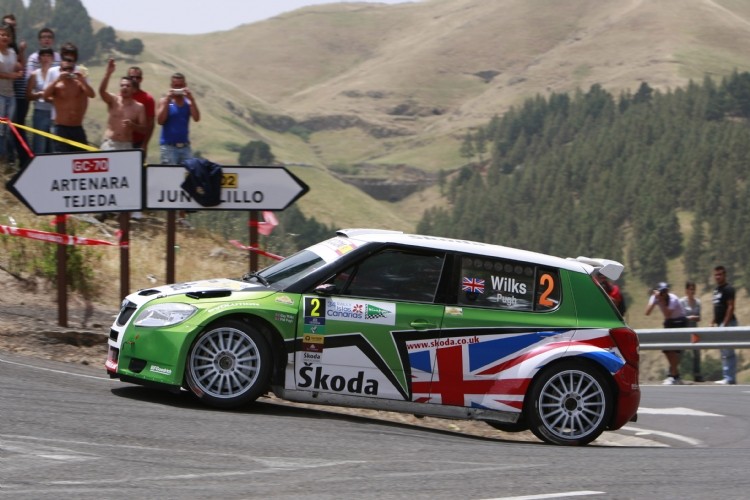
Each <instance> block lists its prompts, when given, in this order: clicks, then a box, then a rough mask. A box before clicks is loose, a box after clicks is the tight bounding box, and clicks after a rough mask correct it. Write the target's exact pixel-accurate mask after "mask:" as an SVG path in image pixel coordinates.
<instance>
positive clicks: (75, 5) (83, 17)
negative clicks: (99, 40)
mask: <svg viewBox="0 0 750 500" xmlns="http://www.w3.org/2000/svg"><path fill="white" fill-rule="evenodd" d="M50 24H51V26H50V27H51V28H52V29H53V30H54V31H55V39H56V42H57V43H58V45H62V44H63V43H66V42H72V43H74V44H75V45H76V47H78V61H79V62H85V61H87V60H89V59H90V58H91V57H92V56H93V55H94V54H95V53H96V39H95V38H94V30H93V28H92V27H91V19H90V18H89V13H88V11H87V10H86V7H84V6H83V4H82V3H81V0H57V1H56V2H55V8H54V10H53V13H52V20H51V22H50Z"/></svg>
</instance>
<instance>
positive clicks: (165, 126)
mask: <svg viewBox="0 0 750 500" xmlns="http://www.w3.org/2000/svg"><path fill="white" fill-rule="evenodd" d="M170 83H171V88H170V90H169V92H168V93H167V95H165V96H164V97H162V98H161V99H160V100H159V109H158V111H157V112H156V121H157V122H158V123H159V125H161V126H162V129H161V138H160V140H159V145H160V151H161V163H163V164H167V165H180V164H181V163H182V162H183V161H185V160H187V159H189V158H192V156H193V154H192V149H191V147H190V119H191V118H192V119H193V120H194V121H196V122H197V121H199V120H200V119H201V114H200V111H199V110H198V104H197V103H196V102H195V95H194V94H193V93H192V92H191V91H190V89H189V88H188V86H187V81H186V79H185V75H183V74H182V73H175V74H173V75H172V77H171V79H170Z"/></svg>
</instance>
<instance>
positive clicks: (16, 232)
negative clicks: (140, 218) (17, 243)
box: [0, 224, 127, 247]
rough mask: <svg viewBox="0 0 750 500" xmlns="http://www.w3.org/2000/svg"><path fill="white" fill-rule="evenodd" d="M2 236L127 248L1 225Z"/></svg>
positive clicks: (76, 237) (61, 243)
mask: <svg viewBox="0 0 750 500" xmlns="http://www.w3.org/2000/svg"><path fill="white" fill-rule="evenodd" d="M0 234H7V235H8V236H20V237H21V238H29V239H32V240H39V241H46V242H47V243H57V244H59V245H106V246H115V247H117V246H127V242H124V243H122V242H121V243H112V242H111V241H104V240H93V239H91V238H83V237H81V236H74V235H72V234H60V233H51V232H48V231H39V230H38V229H25V228H21V227H13V226H3V225H1V224H0Z"/></svg>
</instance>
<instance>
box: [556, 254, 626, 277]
mask: <svg viewBox="0 0 750 500" xmlns="http://www.w3.org/2000/svg"><path fill="white" fill-rule="evenodd" d="M568 260H574V261H576V262H580V263H581V264H586V265H587V266H591V267H593V268H594V269H593V270H592V271H597V272H598V273H599V274H601V275H603V276H605V277H607V278H609V279H611V280H616V279H618V278H619V277H620V275H621V274H622V271H623V269H625V266H623V265H622V264H620V263H619V262H617V261H614V260H609V259H594V258H591V257H582V256H579V257H576V258H575V259H574V258H572V257H568Z"/></svg>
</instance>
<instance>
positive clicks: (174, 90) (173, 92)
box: [172, 89, 185, 95]
mask: <svg viewBox="0 0 750 500" xmlns="http://www.w3.org/2000/svg"><path fill="white" fill-rule="evenodd" d="M172 95H185V91H184V90H182V89H172Z"/></svg>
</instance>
